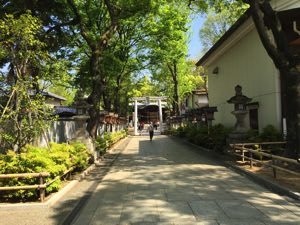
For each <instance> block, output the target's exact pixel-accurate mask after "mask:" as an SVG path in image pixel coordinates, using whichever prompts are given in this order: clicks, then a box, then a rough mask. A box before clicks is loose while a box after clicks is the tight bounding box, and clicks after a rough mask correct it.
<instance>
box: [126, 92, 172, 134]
mask: <svg viewBox="0 0 300 225" xmlns="http://www.w3.org/2000/svg"><path fill="white" fill-rule="evenodd" d="M166 99H167V97H163V96H161V97H134V98H132V100H133V101H134V135H138V129H137V128H138V127H137V122H138V101H143V102H145V103H146V104H150V102H151V101H152V102H153V101H157V104H158V113H159V129H160V132H162V131H163V116H162V106H161V101H162V100H166Z"/></svg>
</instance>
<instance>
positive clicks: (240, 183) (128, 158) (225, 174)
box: [53, 136, 300, 225]
mask: <svg viewBox="0 0 300 225" xmlns="http://www.w3.org/2000/svg"><path fill="white" fill-rule="evenodd" d="M129 142H130V143H129V144H128V146H127V148H126V150H125V151H124V152H122V153H121V154H120V155H119V156H118V158H117V159H116V160H115V162H114V165H113V166H112V167H110V166H109V164H103V165H102V168H101V167H99V168H98V169H96V170H95V171H94V172H93V173H92V174H91V175H90V176H89V177H87V178H86V182H90V183H92V185H91V186H90V187H89V189H88V191H86V192H85V193H84V194H83V195H82V196H81V197H80V198H78V199H71V200H70V201H65V202H62V203H61V204H58V205H57V206H56V207H53V210H54V212H55V213H54V214H53V219H54V220H55V221H56V222H57V223H56V224H105V225H108V224H160V223H163V224H197V223H200V222H202V223H203V224H231V225H232V224H239V225H240V224H251V225H255V224H261V225H265V224H287V225H288V224H299V223H300V209H299V207H298V206H297V205H296V204H294V203H293V202H289V201H287V200H286V199H285V198H284V197H282V196H279V195H276V194H273V193H271V192H270V191H268V190H266V189H265V188H263V187H260V186H258V185H257V184H255V183H253V182H252V181H250V180H249V179H247V178H246V177H243V176H241V175H240V174H237V173H236V172H234V171H232V170H230V169H228V168H226V167H224V165H221V164H220V162H218V161H217V160H215V159H214V158H213V157H212V156H211V155H209V153H206V152H202V151H201V152H200V151H199V149H197V148H196V147H193V146H190V145H187V144H186V143H183V142H181V141H176V140H173V139H170V138H169V137H167V136H156V137H154V140H153V141H152V142H151V141H150V140H148V137H146V136H145V137H143V136H142V137H132V138H129ZM121 148H125V146H121ZM110 163H112V161H111V162H110ZM72 207H73V209H72ZM67 209H68V210H67ZM63 212H64V213H63Z"/></svg>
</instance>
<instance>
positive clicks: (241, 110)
mask: <svg viewBox="0 0 300 225" xmlns="http://www.w3.org/2000/svg"><path fill="white" fill-rule="evenodd" d="M251 100H252V99H251V98H248V97H247V96H245V95H243V93H242V87H241V86H240V85H237V86H235V96H233V97H231V98H230V99H229V100H228V101H227V102H228V103H230V104H234V111H232V112H231V113H232V114H233V115H234V116H235V118H236V123H235V125H234V130H233V132H232V133H231V134H229V138H230V139H231V140H230V141H231V142H236V141H238V140H243V139H244V138H245V137H246V132H247V130H248V127H247V126H246V124H245V118H246V116H247V114H248V111H247V109H246V104H247V103H249V102H251Z"/></svg>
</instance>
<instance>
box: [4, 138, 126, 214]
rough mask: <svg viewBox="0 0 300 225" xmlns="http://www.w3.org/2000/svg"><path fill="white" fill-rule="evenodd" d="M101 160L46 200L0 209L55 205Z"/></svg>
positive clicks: (7, 205) (10, 205)
mask: <svg viewBox="0 0 300 225" xmlns="http://www.w3.org/2000/svg"><path fill="white" fill-rule="evenodd" d="M127 138H128V137H125V138H123V139H122V140H120V141H119V142H118V143H116V144H114V145H113V147H112V148H111V149H109V150H108V152H111V151H113V150H114V149H116V148H117V147H118V146H119V145H120V144H121V143H122V142H123V141H125V140H126V139H127ZM99 162H101V160H99V161H96V162H94V163H93V164H92V165H90V166H89V167H88V168H87V169H86V170H84V171H83V172H82V173H81V174H80V175H79V178H77V179H76V180H72V181H70V182H69V183H68V184H67V185H66V186H64V187H63V188H62V189H60V190H59V191H58V192H56V193H55V194H53V196H51V197H50V198H49V199H47V200H46V201H45V202H32V203H30V202H28V203H3V204H0V210H8V209H17V208H49V207H51V206H53V205H55V204H56V203H57V202H58V201H59V200H60V199H61V198H62V197H63V196H64V195H65V194H66V193H68V192H69V191H70V190H71V189H72V188H73V187H74V186H75V185H77V184H78V183H79V182H80V181H81V180H82V179H84V178H85V177H86V176H87V175H88V174H89V172H90V171H91V170H93V169H94V168H95V167H96V166H97V165H96V164H97V163H99Z"/></svg>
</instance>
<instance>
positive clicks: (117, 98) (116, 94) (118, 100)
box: [114, 75, 122, 114]
mask: <svg viewBox="0 0 300 225" xmlns="http://www.w3.org/2000/svg"><path fill="white" fill-rule="evenodd" d="M121 76H122V75H119V76H118V78H117V87H116V88H115V92H114V97H115V98H114V110H115V112H116V113H118V114H121V96H120V91H121V90H120V89H121Z"/></svg>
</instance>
